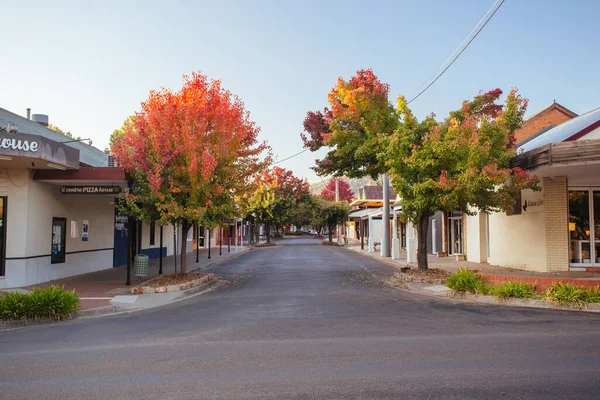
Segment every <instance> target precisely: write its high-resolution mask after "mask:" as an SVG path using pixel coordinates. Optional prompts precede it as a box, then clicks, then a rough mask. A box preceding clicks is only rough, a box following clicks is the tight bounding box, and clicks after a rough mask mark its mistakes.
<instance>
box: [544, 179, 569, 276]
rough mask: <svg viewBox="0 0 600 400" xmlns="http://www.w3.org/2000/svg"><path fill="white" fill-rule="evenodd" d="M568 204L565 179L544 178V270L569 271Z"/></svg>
mask: <svg viewBox="0 0 600 400" xmlns="http://www.w3.org/2000/svg"><path fill="white" fill-rule="evenodd" d="M568 213H569V204H568V192H567V178H566V177H564V176H559V177H555V178H554V180H552V179H550V178H544V214H545V223H546V226H545V228H546V269H547V271H548V272H551V271H568V270H569V216H568Z"/></svg>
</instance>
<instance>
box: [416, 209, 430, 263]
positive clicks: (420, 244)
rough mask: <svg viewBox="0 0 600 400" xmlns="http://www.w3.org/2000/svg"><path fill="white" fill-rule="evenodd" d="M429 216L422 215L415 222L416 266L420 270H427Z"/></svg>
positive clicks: (427, 214)
mask: <svg viewBox="0 0 600 400" xmlns="http://www.w3.org/2000/svg"><path fill="white" fill-rule="evenodd" d="M431 215H432V214H430V213H423V214H421V215H420V216H419V219H418V220H417V265H418V266H419V269H422V270H426V269H429V266H428V263H427V235H428V233H429V217H430V216H431Z"/></svg>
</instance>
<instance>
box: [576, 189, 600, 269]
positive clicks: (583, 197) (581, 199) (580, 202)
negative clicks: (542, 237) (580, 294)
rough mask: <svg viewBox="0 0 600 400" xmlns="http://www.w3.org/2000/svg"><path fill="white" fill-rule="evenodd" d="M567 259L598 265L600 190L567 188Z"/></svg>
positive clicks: (579, 264) (588, 264)
mask: <svg viewBox="0 0 600 400" xmlns="http://www.w3.org/2000/svg"><path fill="white" fill-rule="evenodd" d="M569 260H570V263H571V265H572V266H584V267H585V266H587V267H589V266H600V190H594V189H587V188H583V189H573V190H569Z"/></svg>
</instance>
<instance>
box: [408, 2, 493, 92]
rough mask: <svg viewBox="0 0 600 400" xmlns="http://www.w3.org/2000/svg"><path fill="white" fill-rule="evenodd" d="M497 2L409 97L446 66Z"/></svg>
mask: <svg viewBox="0 0 600 400" xmlns="http://www.w3.org/2000/svg"><path fill="white" fill-rule="evenodd" d="M498 1H500V0H496V1H495V2H494V4H492V6H491V7H490V9H489V10H487V12H486V13H485V14H484V15H483V17H481V19H480V20H479V22H478V23H477V25H475V26H474V27H473V29H471V32H469V34H468V35H467V36H465V38H464V39H463V41H462V42H460V44H459V45H458V46H456V48H455V49H454V51H453V52H452V54H450V55H449V56H448V58H446V60H445V61H444V62H443V63H442V64H441V65H440V66H439V68H438V69H436V70H435V72H434V73H433V74H431V76H430V77H429V78H427V80H426V81H425V82H423V83H422V84H421V86H419V87H418V88H416V89H415V90H413V92H412V93H411V94H410V95H411V96H412V95H413V94H415V93H417V92H418V91H419V90H421V88H422V87H423V86H425V85H426V84H427V82H429V81H430V80H432V79H433V77H434V76H436V75H437V73H438V72H440V70H441V69H442V68H443V67H444V65H446V63H448V61H450V59H451V58H452V57H454V55H455V54H456V52H457V51H458V50H459V49H460V48H461V47H462V45H463V44H465V42H466V41H467V39H469V38H470V37H471V35H472V34H473V32H475V30H477V27H478V26H479V25H481V23H482V22H483V20H484V19H485V18H486V17H487V16H488V14H489V13H490V12H491V11H492V10H493V9H494V7H496V4H498Z"/></svg>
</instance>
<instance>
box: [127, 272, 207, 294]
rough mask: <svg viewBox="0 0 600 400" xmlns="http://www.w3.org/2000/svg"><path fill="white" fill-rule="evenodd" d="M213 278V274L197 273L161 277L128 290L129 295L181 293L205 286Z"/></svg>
mask: <svg viewBox="0 0 600 400" xmlns="http://www.w3.org/2000/svg"><path fill="white" fill-rule="evenodd" d="M214 277H215V276H214V274H202V273H199V272H192V273H189V274H169V275H163V276H159V277H157V278H154V279H151V280H149V281H147V282H144V283H142V284H141V285H138V286H135V287H132V288H130V289H129V293H132V294H150V293H166V292H181V291H183V290H187V289H191V288H193V287H196V286H200V285H204V284H207V283H208V282H210V281H212V280H213V279H214Z"/></svg>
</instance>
